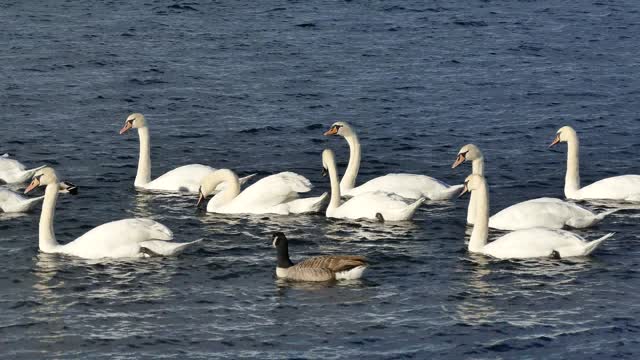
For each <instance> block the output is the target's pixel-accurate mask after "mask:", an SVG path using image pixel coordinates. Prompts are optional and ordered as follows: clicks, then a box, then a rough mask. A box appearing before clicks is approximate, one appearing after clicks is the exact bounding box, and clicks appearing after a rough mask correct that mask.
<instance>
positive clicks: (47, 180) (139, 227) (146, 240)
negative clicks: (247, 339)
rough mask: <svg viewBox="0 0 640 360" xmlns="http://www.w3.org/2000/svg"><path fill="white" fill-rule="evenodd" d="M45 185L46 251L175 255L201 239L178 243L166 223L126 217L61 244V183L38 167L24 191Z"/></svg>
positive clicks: (42, 238)
mask: <svg viewBox="0 0 640 360" xmlns="http://www.w3.org/2000/svg"><path fill="white" fill-rule="evenodd" d="M38 186H46V188H45V192H44V203H43V204H42V213H41V214H40V225H39V232H38V237H39V240H38V245H39V248H40V251H42V252H44V253H57V254H67V255H73V256H77V257H81V258H85V259H100V258H131V257H143V256H152V255H162V256H166V255H174V254H176V253H179V252H180V251H182V250H183V249H184V248H186V247H187V246H189V245H191V244H194V243H197V242H199V241H200V240H196V241H192V242H187V243H175V242H170V241H169V240H171V239H173V233H172V232H171V230H169V229H168V228H167V227H166V226H164V225H162V224H160V223H159V222H156V221H153V220H151V219H124V220H118V221H112V222H109V223H106V224H102V225H100V226H98V227H95V228H93V229H92V230H89V231H88V232H86V233H85V234H84V235H82V236H81V237H79V238H77V239H75V240H73V241H72V242H70V243H68V244H65V245H60V244H59V243H58V241H57V240H56V236H55V233H54V230H53V218H54V215H55V208H56V200H57V198H58V192H59V189H60V184H59V183H58V177H57V175H56V173H55V171H54V170H53V169H51V168H49V167H46V168H44V169H42V170H38V171H37V172H36V174H35V175H34V177H33V180H32V181H31V184H30V185H29V187H27V189H26V190H25V193H28V192H29V191H31V190H33V189H35V188H36V187H38Z"/></svg>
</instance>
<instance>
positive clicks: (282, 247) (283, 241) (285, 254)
mask: <svg viewBox="0 0 640 360" xmlns="http://www.w3.org/2000/svg"><path fill="white" fill-rule="evenodd" d="M271 239H272V240H271V241H272V243H273V247H274V248H276V249H278V262H277V265H278V267H279V268H283V269H286V268H288V267H291V266H293V262H291V259H289V244H288V240H287V237H286V236H284V233H282V232H280V231H278V232H275V233H273V236H272V238H271Z"/></svg>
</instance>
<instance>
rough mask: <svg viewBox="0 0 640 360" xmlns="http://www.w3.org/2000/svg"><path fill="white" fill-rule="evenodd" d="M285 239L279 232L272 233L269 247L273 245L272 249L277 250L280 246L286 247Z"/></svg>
mask: <svg viewBox="0 0 640 360" xmlns="http://www.w3.org/2000/svg"><path fill="white" fill-rule="evenodd" d="M287 242H288V240H287V237H286V236H284V233H283V232H281V231H277V232H275V233H273V236H272V237H271V245H273V247H274V248H279V247H280V246H287Z"/></svg>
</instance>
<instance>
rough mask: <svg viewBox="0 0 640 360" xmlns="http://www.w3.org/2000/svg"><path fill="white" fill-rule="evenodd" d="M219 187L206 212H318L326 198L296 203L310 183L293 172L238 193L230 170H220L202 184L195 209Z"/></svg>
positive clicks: (237, 182)
mask: <svg viewBox="0 0 640 360" xmlns="http://www.w3.org/2000/svg"><path fill="white" fill-rule="evenodd" d="M222 184H224V188H223V190H222V191H220V192H219V193H217V194H216V195H215V196H214V197H213V198H212V199H211V200H210V201H209V203H208V204H207V212H213V213H221V214H280V215H288V214H302V213H310V212H318V211H320V209H321V208H322V206H323V205H324V204H325V202H326V199H327V196H328V194H327V193H324V194H322V195H321V196H318V197H312V198H303V199H299V198H298V193H304V192H308V191H311V182H310V181H309V180H308V179H307V178H305V177H304V176H302V175H298V174H296V173H293V172H281V173H278V174H275V175H270V176H267V177H265V178H262V179H260V180H258V181H256V183H255V184H252V185H251V186H249V187H247V188H246V189H244V190H243V191H242V192H240V181H239V179H238V176H237V175H236V174H235V173H234V172H233V171H231V170H229V169H220V170H216V171H214V172H213V173H211V174H209V175H207V176H206V177H205V178H204V179H203V180H202V184H201V186H200V189H199V191H198V192H199V194H200V195H199V198H198V205H200V204H201V203H202V202H203V201H204V200H205V199H206V198H207V196H209V195H210V194H212V193H213V192H214V189H217V188H218V187H219V186H220V185H222Z"/></svg>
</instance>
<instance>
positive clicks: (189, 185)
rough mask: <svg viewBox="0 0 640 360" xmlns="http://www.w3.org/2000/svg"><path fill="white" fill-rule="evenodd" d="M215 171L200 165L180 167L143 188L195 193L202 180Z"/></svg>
mask: <svg viewBox="0 0 640 360" xmlns="http://www.w3.org/2000/svg"><path fill="white" fill-rule="evenodd" d="M215 170H216V169H214V168H212V167H210V166H206V165H200V164H191V165H184V166H180V167H178V168H175V169H173V170H171V171H169V172H167V173H165V174H164V175H161V176H160V177H158V178H157V179H155V180H152V181H151V182H150V183H148V184H147V185H145V186H144V188H145V189H149V190H164V191H182V192H189V193H197V192H198V188H199V187H200V183H201V182H202V179H203V178H204V177H205V176H207V175H209V174H211V173H212V172H214V171H215Z"/></svg>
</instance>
